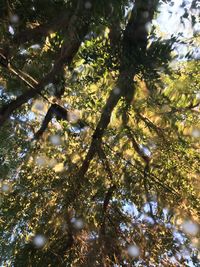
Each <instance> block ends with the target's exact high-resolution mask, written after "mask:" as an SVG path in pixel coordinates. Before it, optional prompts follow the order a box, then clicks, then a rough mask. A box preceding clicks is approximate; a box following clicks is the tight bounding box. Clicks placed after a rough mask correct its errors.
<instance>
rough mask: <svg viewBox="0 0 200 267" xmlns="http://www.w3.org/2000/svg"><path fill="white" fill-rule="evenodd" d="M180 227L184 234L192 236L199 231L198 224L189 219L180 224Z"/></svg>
mask: <svg viewBox="0 0 200 267" xmlns="http://www.w3.org/2000/svg"><path fill="white" fill-rule="evenodd" d="M182 229H183V231H184V232H185V233H186V234H189V235H192V236H196V235H197V234H198V232H199V226H198V225H197V224H196V223H194V222H192V221H190V220H188V221H185V222H184V223H183V224H182Z"/></svg>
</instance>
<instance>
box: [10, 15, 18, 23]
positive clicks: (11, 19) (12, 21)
mask: <svg viewBox="0 0 200 267" xmlns="http://www.w3.org/2000/svg"><path fill="white" fill-rule="evenodd" d="M10 22H11V23H18V22H19V17H18V16H17V15H16V14H14V15H12V16H11V18H10Z"/></svg>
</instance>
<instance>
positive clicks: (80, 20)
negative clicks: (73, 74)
mask: <svg viewBox="0 0 200 267" xmlns="http://www.w3.org/2000/svg"><path fill="white" fill-rule="evenodd" d="M82 5H83V3H82V1H81V2H78V6H77V11H76V12H75V14H74V15H73V16H72V17H71V19H70V22H69V24H68V30H67V33H66V36H67V38H66V40H65V42H64V43H63V45H62V48H61V53H60V56H59V57H58V58H57V59H56V61H55V63H54V66H53V68H52V70H51V71H50V72H49V73H48V74H47V75H46V76H45V77H44V78H43V79H42V80H41V81H40V82H39V83H38V84H37V85H36V86H35V87H34V90H33V89H31V90H29V91H27V92H25V93H24V94H22V95H21V96H19V97H17V98H16V99H15V100H13V101H12V102H10V103H9V104H6V105H4V106H3V107H2V108H1V109H0V127H1V126H2V125H3V124H4V122H5V121H6V120H7V119H8V118H9V116H10V115H11V114H12V112H13V111H15V110H16V109H17V108H19V107H20V106H22V105H23V104H25V103H27V101H28V100H30V99H31V98H33V97H35V96H36V95H37V94H38V93H40V92H41V91H42V90H43V88H44V87H45V85H47V84H49V83H51V82H52V81H53V80H54V78H55V76H56V75H57V74H58V73H60V71H61V70H62V69H63V66H64V64H68V65H70V64H71V62H72V60H73V57H74V56H75V55H76V53H77V51H78V49H79V47H80V45H81V42H82V40H83V38H84V36H85V35H86V33H87V30H88V26H89V21H90V17H91V12H89V11H86V10H85V9H84V8H83V7H82Z"/></svg>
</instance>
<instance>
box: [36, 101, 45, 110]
mask: <svg viewBox="0 0 200 267" xmlns="http://www.w3.org/2000/svg"><path fill="white" fill-rule="evenodd" d="M33 109H36V110H38V111H42V110H44V103H43V102H42V101H36V102H35V103H34V105H33Z"/></svg>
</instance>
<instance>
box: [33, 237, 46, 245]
mask: <svg viewBox="0 0 200 267" xmlns="http://www.w3.org/2000/svg"><path fill="white" fill-rule="evenodd" d="M46 241H47V240H46V238H45V237H44V236H43V235H36V236H35V237H34V238H33V244H34V245H35V246H36V248H42V247H44V245H45V244H46Z"/></svg>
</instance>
